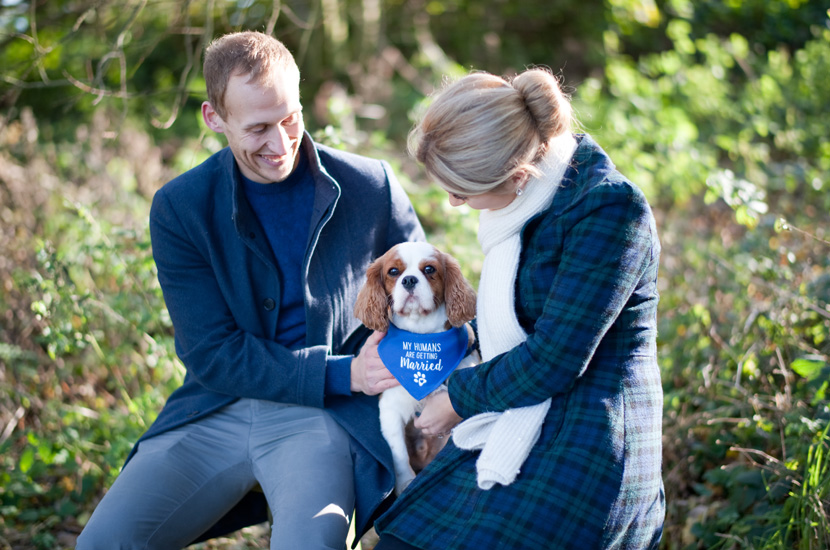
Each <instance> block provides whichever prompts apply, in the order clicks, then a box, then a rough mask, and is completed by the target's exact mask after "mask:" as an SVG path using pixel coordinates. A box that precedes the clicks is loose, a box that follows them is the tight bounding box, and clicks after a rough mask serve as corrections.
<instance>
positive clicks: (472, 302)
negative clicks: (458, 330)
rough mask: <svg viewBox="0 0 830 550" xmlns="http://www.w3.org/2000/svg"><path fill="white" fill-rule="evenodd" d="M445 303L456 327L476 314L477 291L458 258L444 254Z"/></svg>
mask: <svg viewBox="0 0 830 550" xmlns="http://www.w3.org/2000/svg"><path fill="white" fill-rule="evenodd" d="M442 255H443V260H444V304H445V306H446V308H447V320H449V322H450V324H451V325H452V326H454V327H460V326H461V325H463V324H464V323H466V322H467V321H471V320H473V319H474V318H475V316H476V291H475V290H473V287H472V285H471V284H470V283H469V282H468V281H467V279H465V278H464V274H463V273H461V266H460V265H459V264H458V260H456V259H455V258H453V257H452V256H450V255H449V254H444V253H443V252H442Z"/></svg>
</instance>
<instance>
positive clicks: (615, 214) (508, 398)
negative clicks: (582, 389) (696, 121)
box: [449, 183, 656, 418]
mask: <svg viewBox="0 0 830 550" xmlns="http://www.w3.org/2000/svg"><path fill="white" fill-rule="evenodd" d="M563 216H567V221H565V222H564V226H565V227H564V229H563V231H564V237H563V239H562V241H561V244H558V243H557V242H543V243H542V244H541V245H542V246H550V247H552V246H561V248H562V253H561V256H560V261H559V263H558V266H556V272H555V275H554V276H553V279H552V281H537V282H536V283H535V284H534V286H535V287H536V285H547V290H546V289H545V288H544V287H538V288H534V291H537V292H543V293H544V292H546V293H547V294H546V295H547V297H546V299H545V302H544V307H543V309H542V314H541V316H540V317H539V318H538V319H537V320H536V322H535V326H534V331H533V332H532V334H530V335H529V336H528V338H527V340H526V341H525V342H524V343H523V344H521V345H519V346H517V347H515V348H513V349H512V350H510V351H508V352H506V353H503V354H501V355H498V356H496V357H494V358H493V359H492V360H491V361H489V362H486V363H483V364H481V365H479V366H478V367H476V368H475V369H464V370H459V371H456V372H455V373H454V374H453V375H452V377H451V378H450V382H449V390H450V398H451V401H452V404H453V407H454V408H455V409H456V411H457V412H458V414H460V415H461V416H462V417H465V418H467V417H470V416H473V415H475V414H478V413H481V412H487V411H503V410H506V409H510V408H515V407H522V406H528V405H535V404H537V403H540V402H542V401H544V400H545V399H547V398H549V397H554V396H556V395H560V394H564V393H567V392H568V391H570V389H571V388H572V387H573V385H574V383H575V382H576V380H577V379H578V377H580V376H581V375H582V374H583V373H584V372H585V369H586V368H588V365H589V363H590V361H591V358H592V356H593V354H594V352H595V351H596V349H597V347H598V345H599V343H600V341H601V340H602V338H603V336H604V335H605V334H606V332H607V331H608V329H609V327H610V326H611V325H612V324H613V323H614V321H615V320H616V319H617V317H618V315H619V313H620V312H621V311H622V309H623V307H624V306H625V304H626V302H627V301H628V299H629V297H630V296H631V294H632V293H633V292H634V290H635V288H636V286H637V284H638V283H639V281H640V279H641V277H642V276H643V274H644V272H645V270H646V268H647V267H648V265H649V264H650V262H651V261H652V260H653V258H652V254H653V251H654V245H653V244H654V239H656V235H655V234H654V225H653V217H652V214H651V210H650V208H649V206H648V204H647V203H646V201H645V198H644V197H643V196H642V194H641V193H640V192H639V190H637V189H636V188H634V187H633V186H631V185H630V184H627V183H619V184H610V185H602V186H599V187H598V188H596V189H594V190H593V191H591V192H590V193H588V194H587V195H586V197H583V199H582V200H581V201H580V203H579V204H578V205H577V206H576V207H575V208H574V209H572V210H571V211H570V212H567V213H565V214H563ZM559 222H562V220H554V221H553V222H551V223H559ZM546 234H548V233H546ZM529 253H532V251H529ZM521 290H522V291H526V290H527V289H521ZM521 294H522V292H521V291H520V292H519V295H521Z"/></svg>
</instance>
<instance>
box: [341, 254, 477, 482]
mask: <svg viewBox="0 0 830 550" xmlns="http://www.w3.org/2000/svg"><path fill="white" fill-rule="evenodd" d="M475 313H476V294H475V291H474V290H473V288H472V286H471V285H470V283H469V282H467V280H466V279H465V278H464V276H463V275H462V273H461V268H460V267H459V264H458V261H457V260H456V259H455V258H453V257H452V256H450V255H448V254H445V253H444V252H441V251H440V250H438V249H437V248H435V247H434V246H432V245H430V244H427V243H423V242H407V243H402V244H398V245H396V246H394V247H392V248H391V249H390V250H389V251H388V252H386V253H385V254H384V255H383V256H381V257H380V258H378V259H377V260H375V261H374V262H373V263H372V264H371V265H370V266H369V268H368V270H367V272H366V284H365V285H364V286H363V288H362V289H361V290H360V293H359V294H358V297H357V302H356V304H355V316H356V317H357V318H358V319H360V320H361V321H362V322H363V324H364V325H366V326H367V327H368V328H370V329H372V330H376V331H381V332H384V331H387V330H389V324H390V323H391V324H392V325H394V326H395V327H397V328H398V329H400V330H402V331H407V332H409V333H416V334H418V335H425V334H433V333H447V332H448V331H449V330H450V329H452V328H453V327H456V328H457V327H462V326H464V324H465V323H467V322H468V321H470V320H472V319H473V318H474V317H475ZM465 329H466V330H465V333H468V334H469V336H468V337H467V338H464V335H459V336H460V338H461V339H463V342H464V348H465V349H466V346H467V341H468V340H469V342H472V341H473V335H472V329H471V328H470V327H469V325H467V326H466V327H465ZM390 337H391V332H390V333H387V335H386V336H385V338H384V339H390ZM382 345H383V341H382V342H381V346H382ZM427 345H428V344H427ZM462 354H465V355H466V353H465V352H464V350H462ZM419 356H420V354H419ZM478 361H479V359H478V354H477V352H473V354H470V355H466V356H465V357H464V358H463V360H462V361H461V364H460V365H459V367H458V368H464V367H469V366H474V365H475V364H477V363H478ZM384 363H385V364H386V366H387V368H389V369H390V371H391V370H392V368H391V366H390V364H389V363H388V362H386V361H384ZM427 370H429V369H428V368H427ZM393 374H395V373H394V371H393ZM396 376H397V375H396ZM415 376H416V380H417V377H419V376H421V375H420V374H418V373H416V375H415ZM436 383H437V382H436ZM428 387H429V386H428ZM442 388H443V389H446V386H445V385H442V386H441V388H439V389H437V390H435V391H441V389H442ZM425 399H426V398H424V399H421V400H420V401H419V400H417V399H416V398H415V397H413V396H412V395H411V394H410V393H409V392H408V391H407V390H406V389H405V388H404V387H403V386H396V387H394V388H391V389H389V390H386V391H384V392H383V394H382V395H381V397H380V426H381V432H382V433H383V436H384V438H385V439H386V441H387V442H388V443H389V448H390V449H391V451H392V456H393V460H394V465H395V478H396V479H395V490H396V492H397V493H398V494H400V493H401V491H403V489H405V488H406V486H407V485H409V483H410V482H411V481H412V480H413V479H414V477H415V474H416V472H419V471H420V470H421V469H423V468H424V467H425V466H426V465H427V464H428V463H429V462H430V461H431V460H432V458H433V457H434V456H435V455H436V454H437V453H438V451H440V450H441V449H442V448H443V447H444V445H445V444H446V439H445V438H444V437H443V436H433V437H427V436H424V435H423V434H421V433H420V430H418V429H417V428H415V426H414V424H413V421H414V418H415V415H416V414H419V413H420V411H421V409H423V405H424V400H425Z"/></svg>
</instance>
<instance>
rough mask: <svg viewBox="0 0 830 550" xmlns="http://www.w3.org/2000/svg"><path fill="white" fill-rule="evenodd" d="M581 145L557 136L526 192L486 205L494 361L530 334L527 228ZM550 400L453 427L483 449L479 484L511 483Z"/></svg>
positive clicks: (459, 442) (485, 347) (482, 299)
mask: <svg viewBox="0 0 830 550" xmlns="http://www.w3.org/2000/svg"><path fill="white" fill-rule="evenodd" d="M575 150H576V140H575V139H574V138H573V136H572V135H571V134H570V133H565V134H562V135H561V136H558V137H556V138H554V139H553V140H551V143H550V149H549V151H548V154H547V155H546V156H545V158H544V159H543V160H542V162H541V163H540V164H539V169H540V170H541V171H542V175H541V176H540V177H538V178H536V177H534V178H531V179H530V180H529V181H528V182H527V185H526V186H525V189H524V192H523V193H522V195H520V196H517V197H516V198H515V199H514V200H513V202H511V203H510V204H509V205H507V206H506V207H504V208H501V209H498V210H483V211H482V212H481V215H480V217H479V229H478V240H479V243H480V244H481V248H482V250H483V251H484V265H483V267H482V270H481V280H480V282H479V287H478V306H477V311H476V318H477V320H478V334H479V341H480V342H481V357H482V359H483V360H484V361H489V360H490V359H492V358H493V357H495V356H497V355H499V354H501V353H505V352H507V351H509V350H511V349H513V348H514V347H516V346H518V345H519V344H521V343H522V342H524V341H525V340H526V339H527V334H526V333H525V331H524V330H523V329H522V327H521V325H519V320H518V319H517V318H516V309H515V305H514V288H515V282H516V271H517V269H518V266H519V254H520V252H521V230H522V228H523V227H524V226H525V224H526V223H527V222H528V221H529V220H530V219H531V218H532V217H533V216H535V215H536V214H538V213H539V212H541V211H543V210H545V209H547V208H548V207H549V206H550V204H551V202H552V201H553V195H554V194H555V193H556V189H557V188H558V187H559V183H560V182H561V180H562V176H563V175H564V174H565V170H566V168H567V167H568V163H569V162H570V160H571V157H572V156H573V153H574V151H575ZM549 408H550V399H547V400H545V401H544V402H542V403H539V404H538V405H533V406H528V407H521V408H517V409H509V410H507V411H504V412H503V413H495V412H494V413H482V414H478V415H476V416H474V417H472V418H468V419H467V420H465V421H464V422H462V423H461V424H459V425H458V426H456V427H455V429H454V430H453V432H452V437H453V441H454V442H455V445H456V446H457V447H459V448H461V449H467V450H479V449H481V455H480V456H479V458H478V460H477V461H476V470H477V472H478V486H479V487H480V488H481V489H485V490H487V489H490V488H492V487H493V486H494V485H495V484H496V483H501V484H502V485H509V484H511V483H512V482H513V481H514V480H515V479H516V476H517V475H518V473H519V468H520V467H521V466H522V464H523V463H524V461H525V459H526V458H527V455H528V454H529V453H530V449H531V448H532V447H533V445H535V444H536V441H537V440H538V439H539V435H540V434H541V433H542V424H543V423H544V420H545V416H546V415H547V412H548V409H549Z"/></svg>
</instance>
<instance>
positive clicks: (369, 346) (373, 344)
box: [352, 331, 400, 395]
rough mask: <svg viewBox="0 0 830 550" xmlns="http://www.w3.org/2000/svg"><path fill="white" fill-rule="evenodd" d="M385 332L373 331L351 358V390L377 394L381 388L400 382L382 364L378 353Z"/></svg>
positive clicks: (384, 388)
mask: <svg viewBox="0 0 830 550" xmlns="http://www.w3.org/2000/svg"><path fill="white" fill-rule="evenodd" d="M384 336H386V333H385V332H378V331H375V332H373V333H372V334H371V335H370V336H369V338H368V339H367V340H366V343H365V344H363V347H362V348H360V353H358V354H357V357H355V358H354V359H352V392H353V393H356V392H361V393H365V394H366V395H377V394H379V393H380V392H382V391H383V390H388V389H389V388H393V387H395V386H397V385H399V384H400V383H399V382H398V381H397V380H396V379H395V377H394V376H392V373H391V372H389V370H388V369H387V368H386V367H385V366H384V365H383V361H381V360H380V356H379V355H378V344H379V343H380V341H381V340H383V337H384Z"/></svg>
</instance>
